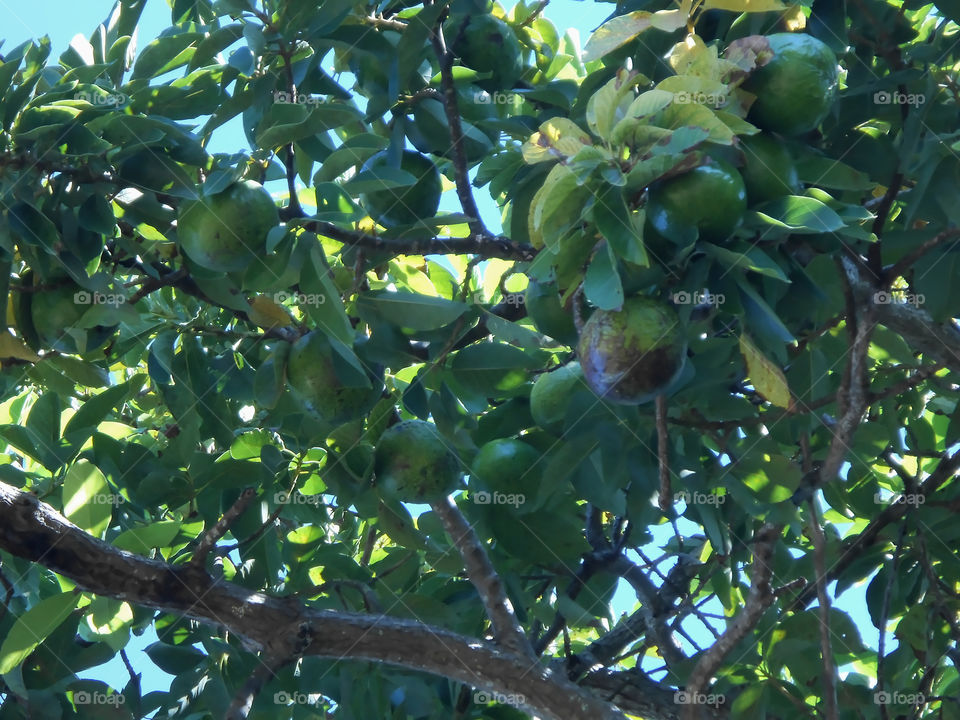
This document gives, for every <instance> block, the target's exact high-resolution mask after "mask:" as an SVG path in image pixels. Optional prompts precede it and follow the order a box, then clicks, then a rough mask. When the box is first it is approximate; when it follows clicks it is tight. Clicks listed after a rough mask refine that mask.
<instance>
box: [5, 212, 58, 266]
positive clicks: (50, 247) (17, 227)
mask: <svg viewBox="0 0 960 720" xmlns="http://www.w3.org/2000/svg"><path fill="white" fill-rule="evenodd" d="M7 222H8V225H9V228H10V232H11V233H12V234H13V236H14V238H16V239H18V242H21V243H23V244H25V245H39V246H40V247H42V248H43V249H44V250H46V251H47V252H48V253H51V254H56V253H57V252H58V250H59V247H60V231H59V230H57V226H56V225H54V223H53V221H52V220H50V218H48V217H47V216H46V215H44V214H43V213H42V212H40V211H39V210H37V208H35V207H34V206H33V205H30V204H29V203H25V202H20V203H17V204H16V205H14V206H13V207H12V208H10V212H9V213H8V214H7Z"/></svg>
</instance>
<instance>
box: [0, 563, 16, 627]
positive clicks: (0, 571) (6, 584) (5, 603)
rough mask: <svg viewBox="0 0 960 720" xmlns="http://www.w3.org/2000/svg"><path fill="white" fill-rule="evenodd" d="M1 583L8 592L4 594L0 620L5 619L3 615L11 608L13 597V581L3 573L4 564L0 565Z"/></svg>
mask: <svg viewBox="0 0 960 720" xmlns="http://www.w3.org/2000/svg"><path fill="white" fill-rule="evenodd" d="M0 585H3V587H4V589H5V590H6V593H5V594H4V596H3V608H2V609H0V620H3V616H4V615H6V614H7V611H8V610H9V609H10V600H12V599H13V583H11V582H10V580H8V579H7V576H6V575H4V574H3V566H2V565H0Z"/></svg>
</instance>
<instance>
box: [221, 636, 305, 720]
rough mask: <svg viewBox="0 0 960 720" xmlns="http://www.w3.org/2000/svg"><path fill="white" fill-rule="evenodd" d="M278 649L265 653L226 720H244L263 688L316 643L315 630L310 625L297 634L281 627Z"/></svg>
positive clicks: (231, 704) (237, 696)
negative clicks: (314, 639) (314, 641)
mask: <svg viewBox="0 0 960 720" xmlns="http://www.w3.org/2000/svg"><path fill="white" fill-rule="evenodd" d="M278 632H279V634H278V639H277V643H276V646H275V647H273V648H270V649H269V650H267V651H265V652H264V654H263V659H262V661H261V664H260V665H259V666H258V667H257V668H256V669H255V670H254V671H253V673H252V674H251V675H250V677H249V678H247V680H246V682H244V684H243V686H242V687H241V688H240V690H239V691H238V692H237V694H236V695H235V696H234V698H233V702H231V703H230V707H229V708H228V709H227V712H226V715H225V718H226V720H244V718H246V717H247V715H249V714H250V708H251V707H252V706H253V701H254V700H255V699H256V697H257V695H259V694H260V691H261V690H263V686H264V685H266V684H267V682H269V680H270V678H271V677H276V674H277V671H278V670H280V668H282V667H283V666H284V665H288V664H289V663H291V662H294V661H296V660H297V659H298V658H299V657H300V656H302V655H303V653H304V651H305V650H306V649H307V648H308V647H310V643H311V642H313V631H312V629H311V627H310V625H309V624H308V623H302V624H300V625H298V626H297V629H296V632H290V629H288V628H278Z"/></svg>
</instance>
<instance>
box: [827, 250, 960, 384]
mask: <svg viewBox="0 0 960 720" xmlns="http://www.w3.org/2000/svg"><path fill="white" fill-rule="evenodd" d="M844 270H845V272H846V276H847V280H848V281H849V283H850V287H851V288H852V290H853V292H854V295H855V296H856V297H858V298H859V299H860V302H861V303H864V304H866V303H869V304H871V305H872V310H873V317H874V319H875V320H876V321H877V322H878V323H880V324H881V325H884V326H885V327H887V328H889V329H890V330H893V331H894V332H895V333H897V334H898V335H900V336H901V337H903V339H904V340H906V341H907V344H908V345H910V346H911V347H912V348H913V349H914V350H915V351H918V352H921V353H923V355H924V357H926V358H927V359H929V360H932V361H934V362H938V363H942V364H943V365H945V366H946V367H948V368H950V369H951V370H952V371H954V372H956V373H960V328H958V327H957V325H956V324H955V323H954V322H952V321H950V320H947V321H945V322H942V323H938V322H934V320H933V318H931V317H930V313H928V312H927V311H926V310H924V309H923V308H920V307H917V306H915V305H910V304H907V303H897V302H891V303H874V302H873V297H874V293H875V292H877V290H878V288H877V287H876V286H874V284H873V283H870V282H868V281H865V280H863V279H861V277H860V274H859V272H858V271H857V269H856V267H854V265H853V263H852V262H851V263H845V264H844Z"/></svg>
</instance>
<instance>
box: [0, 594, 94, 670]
mask: <svg viewBox="0 0 960 720" xmlns="http://www.w3.org/2000/svg"><path fill="white" fill-rule="evenodd" d="M79 599H80V594H79V593H77V592H74V591H73V590H70V591H67V592H65V593H60V594H59V595H53V596H51V597H48V598H44V599H43V600H41V601H40V602H38V603H37V604H36V605H34V606H33V607H32V608H30V609H29V610H27V611H26V612H25V613H24V614H23V615H21V616H20V617H18V618H17V620H16V622H15V623H14V624H13V627H12V628H10V632H9V634H8V635H7V637H6V638H5V639H4V641H3V645H0V674H3V675H5V674H6V673H8V672H10V671H11V670H13V669H14V668H16V667H18V666H19V665H20V664H21V663H22V662H23V661H24V660H26V659H27V657H28V656H29V655H30V653H32V652H33V651H34V650H35V649H36V648H37V646H38V645H40V643H42V642H43V641H44V640H46V639H47V637H49V635H50V634H51V633H52V632H53V631H54V630H56V629H57V628H58V627H60V624H61V623H63V622H64V621H65V620H66V619H67V618H68V617H70V613H71V612H72V611H73V609H74V608H75V607H76V605H77V601H78V600H79Z"/></svg>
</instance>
